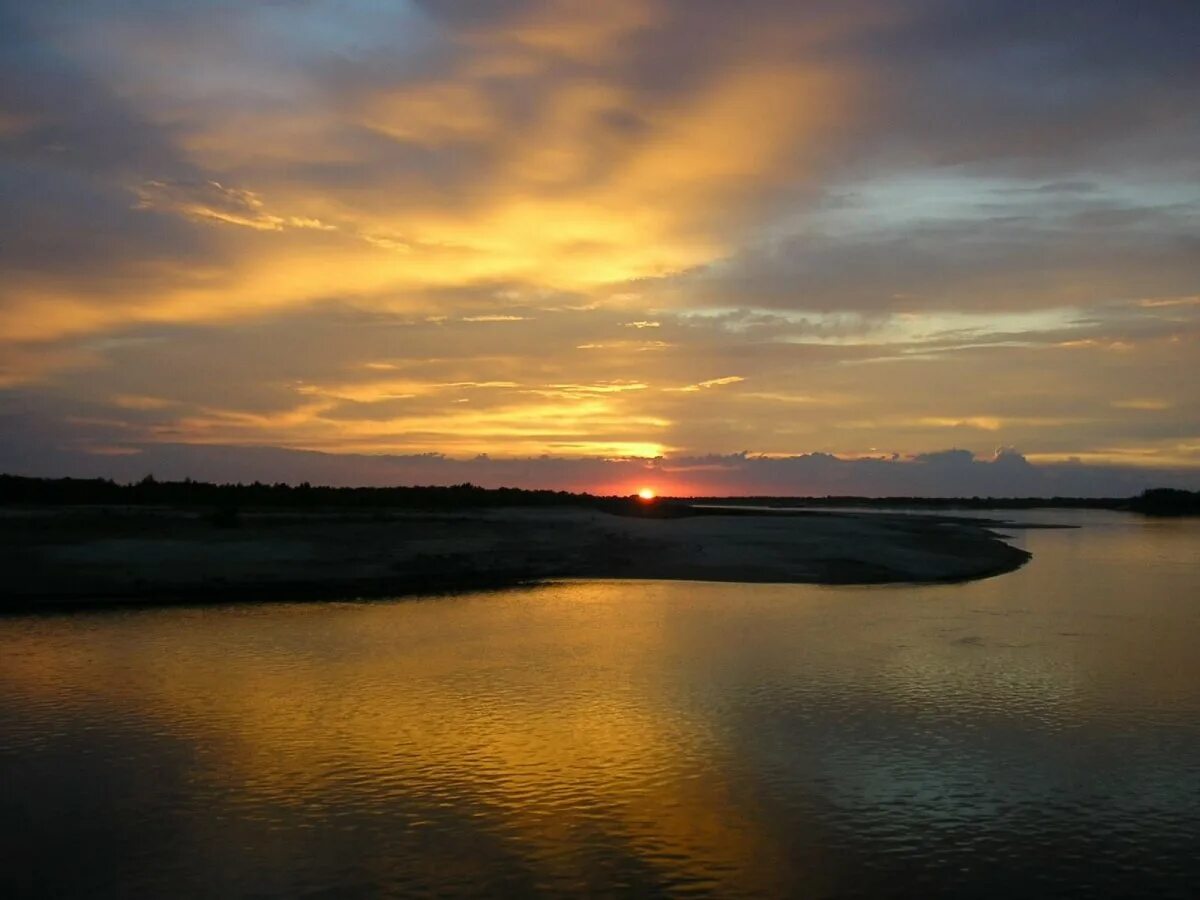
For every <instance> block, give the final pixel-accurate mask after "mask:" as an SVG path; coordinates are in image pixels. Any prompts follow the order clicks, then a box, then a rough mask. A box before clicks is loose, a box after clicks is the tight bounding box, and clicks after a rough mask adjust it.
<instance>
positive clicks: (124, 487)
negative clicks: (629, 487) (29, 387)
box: [0, 475, 1200, 528]
mask: <svg viewBox="0 0 1200 900" xmlns="http://www.w3.org/2000/svg"><path fill="white" fill-rule="evenodd" d="M694 499H697V500H699V499H701V498H694ZM703 501H704V502H706V503H722V504H730V505H737V506H746V505H754V506H775V507H788V506H805V507H830V508H837V507H847V506H871V507H878V508H891V509H897V508H920V509H938V510H941V509H1113V510H1126V511H1132V512H1140V513H1143V514H1146V515H1154V516H1169V515H1198V514H1200V492H1197V491H1181V490H1174V489H1170V488H1155V489H1153V490H1148V491H1144V492H1143V493H1142V494H1140V495H1139V496H1137V497H1127V498H1122V497H1104V498H1082V497H1017V498H1012V497H954V498H946V497H853V496H838V497H833V496H827V497H706V498H703ZM0 505H46V506H170V507H185V508H187V507H190V508H197V509H206V510H208V511H210V518H211V521H212V522H213V524H214V525H217V526H220V527H226V528H231V527H236V526H237V524H238V515H239V510H241V509H294V510H327V509H336V510H378V509H421V510H447V511H450V510H462V509H478V508H496V507H512V506H534V507H537V506H543V507H549V506H587V507H592V508H596V509H602V510H605V511H607V512H614V513H620V514H625V515H646V516H674V515H686V514H688V513H689V512H692V513H694V512H700V510H688V509H687V507H686V506H685V505H684V504H682V503H681V502H680V501H679V499H660V500H658V501H655V502H654V503H641V502H639V501H638V500H637V499H636V498H633V497H598V496H595V495H593V494H586V493H584V494H573V493H570V492H569V491H548V490H524V489H522V488H483V487H479V486H478V485H474V484H470V483H465V484H456V485H451V486H447V487H437V486H422V487H321V486H314V485H311V484H308V483H307V482H305V483H303V484H298V485H290V484H284V483H276V484H263V483H262V482H258V481H256V482H254V483H252V484H211V483H209V482H203V481H193V480H192V479H190V478H189V479H185V480H183V481H158V480H156V479H155V478H154V477H153V476H149V475H148V476H147V477H145V478H143V479H142V480H141V481H139V482H136V483H134V484H119V483H117V482H115V481H112V480H109V479H104V478H27V477H24V476H19V475H0Z"/></svg>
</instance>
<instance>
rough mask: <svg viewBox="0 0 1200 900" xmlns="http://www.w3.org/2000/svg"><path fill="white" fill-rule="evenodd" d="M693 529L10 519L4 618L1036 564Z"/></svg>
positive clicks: (780, 530)
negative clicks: (560, 584)
mask: <svg viewBox="0 0 1200 900" xmlns="http://www.w3.org/2000/svg"><path fill="white" fill-rule="evenodd" d="M697 512H699V511H697ZM683 513H684V514H681V515H671V516H663V517H660V516H620V515H613V514H611V513H607V512H603V511H599V510H596V509H589V508H584V507H579V508H575V507H569V506H564V507H552V508H526V507H505V508H491V509H478V510H456V511H452V512H433V511H428V512H427V511H421V510H412V509H404V510H375V511H371V512H347V511H344V510H342V511H310V512H295V511H287V512H280V511H271V510H260V511H245V512H242V513H240V514H239V515H238V516H237V519H236V521H230V522H221V521H219V520H214V518H213V517H212V516H206V515H202V514H199V513H197V511H196V510H194V509H180V508H170V507H157V508H147V507H95V506H90V507H62V506H58V507H20V508H17V507H9V508H6V509H4V510H3V511H2V513H0V534H2V535H3V549H0V556H2V557H3V558H4V561H5V564H6V571H7V578H6V580H7V582H8V585H7V590H6V591H5V595H6V598H5V600H4V601H2V602H0V612H3V611H7V612H17V611H30V610H40V609H62V608H73V609H81V608H87V607H94V606H106V605H117V604H134V605H156V604H167V603H215V602H232V601H256V600H315V599H357V598H369V597H393V596H394V597H399V596H407V595H425V594H436V593H446V592H458V591H466V590H475V589H483V588H499V587H507V586H513V585H520V584H530V583H536V582H543V581H548V580H553V579H559V578H621V579H626V578H628V579H675V580H697V581H726V582H792V583H804V584H889V583H903V582H910V583H912V582H925V583H928V582H954V581H967V580H971V579H976V578H984V577H987V576H991V575H998V574H1001V573H1004V572H1008V571H1011V570H1013V569H1016V568H1018V567H1019V566H1021V565H1022V564H1023V563H1025V562H1026V561H1027V560H1028V559H1029V554H1028V553H1026V552H1025V551H1024V550H1020V549H1018V548H1016V547H1013V546H1011V545H1009V544H1007V543H1005V542H1004V540H1002V538H1001V537H1000V536H999V535H998V534H997V533H996V532H995V531H994V530H993V528H996V527H1000V526H1002V524H1003V523H998V522H991V521H986V520H969V519H962V518H953V517H949V516H941V515H911V514H902V513H872V514H854V513H840V512H804V513H796V514H780V513H778V512H763V513H761V514H757V513H754V512H751V511H746V510H737V511H729V513H728V514H723V513H721V512H719V511H714V510H706V511H704V514H699V515H691V514H687V511H686V510H685V511H683Z"/></svg>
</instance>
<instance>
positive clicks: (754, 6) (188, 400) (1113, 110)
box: [0, 0, 1200, 477]
mask: <svg viewBox="0 0 1200 900" xmlns="http://www.w3.org/2000/svg"><path fill="white" fill-rule="evenodd" d="M1197 15H1198V14H1197V13H1196V12H1195V11H1194V10H1192V8H1191V7H1189V6H1188V5H1186V4H1178V3H1173V2H1165V0H1163V2H1160V0H1151V2H1149V3H1143V4H1138V5H1137V8H1136V9H1134V8H1133V7H1130V6H1129V5H1128V4H1123V3H1117V2H1109V0H1103V2H1099V3H1093V4H1087V8H1086V10H1084V8H1083V6H1082V5H1080V4H1051V5H1048V4H1044V3H1035V2H1032V0H1028V2H1027V0H1016V2H1012V0H981V2H979V3H973V4H962V3H953V2H946V0H887V2H884V0H849V2H846V0H841V2H832V0H816V2H810V3H804V4H798V3H790V2H783V0H748V2H746V3H739V4H731V3H728V2H724V0H719V2H718V0H687V2H684V0H620V2H614V3H609V4H602V5H597V4H594V3H586V2H579V0H482V2H459V0H447V2H443V0H437V2H421V3H408V2H400V3H389V4H380V3H377V2H374V0H345V2H340V3H338V4H335V5H328V4H313V3H272V4H242V3H233V2H226V0H221V2H218V3H213V4H199V5H187V4H175V3H163V4H145V3H141V2H135V0H103V2H96V3H88V4H78V3H68V2H65V0H47V2H44V3H37V4H30V3H18V2H11V0H4V2H0V192H2V193H3V195H4V197H5V203H4V204H3V207H2V208H0V389H3V390H4V391H5V392H6V396H7V401H6V402H9V403H10V404H15V405H17V406H21V407H24V408H35V409H39V410H41V411H42V413H43V414H44V415H46V416H48V417H51V418H54V417H58V418H59V419H60V421H61V422H62V423H64V428H65V431H64V434H66V433H71V429H72V428H73V427H75V426H71V427H67V425H68V424H69V423H68V420H71V421H76V420H87V421H93V422H96V421H103V422H108V423H110V424H111V428H112V431H113V433H112V434H107V435H106V436H105V437H104V438H103V442H104V445H105V446H110V447H111V446H117V445H118V443H115V442H117V435H118V434H119V435H120V436H122V439H123V440H125V441H127V442H133V443H131V444H128V445H129V446H132V445H133V444H136V445H137V446H138V447H139V448H141V447H143V446H144V447H145V449H143V451H142V452H143V453H151V452H152V450H153V446H156V445H159V444H162V443H164V442H171V441H174V442H178V441H182V440H196V441H203V442H209V443H214V444H217V443H221V442H224V443H226V444H237V445H246V444H250V443H261V444H272V443H274V444H277V445H278V446H281V447H288V448H292V449H296V450H302V449H308V450H316V449H320V450H324V451H328V452H329V453H331V454H338V453H348V452H350V451H352V450H355V451H364V452H379V453H383V452H392V453H398V454H402V455H404V454H411V453H421V452H425V451H439V452H444V453H447V454H449V455H462V454H468V453H474V452H477V451H480V450H484V451H487V452H489V453H491V454H492V455H493V456H495V457H497V458H504V457H509V458H513V457H520V456H523V455H528V454H534V455H537V454H541V453H549V454H552V455H553V454H559V455H564V456H570V457H572V458H575V457H578V456H582V455H587V454H593V455H605V454H611V453H616V454H618V455H620V454H627V453H643V452H644V453H646V454H656V453H659V452H662V453H669V454H671V455H672V456H678V457H680V458H683V457H686V458H702V457H704V456H705V455H706V454H709V453H713V454H716V455H718V456H727V455H728V454H731V453H735V452H737V451H739V450H741V449H743V448H750V449H751V450H752V451H754V452H756V453H762V454H766V455H768V456H771V457H774V456H788V457H797V458H798V457H800V456H803V455H805V454H811V453H814V452H815V453H827V454H834V455H840V456H843V457H847V458H849V457H857V456H861V455H864V454H870V453H873V452H875V451H873V450H872V448H880V449H879V450H878V452H880V453H893V452H895V453H900V454H901V455H902V456H909V455H917V454H919V453H920V452H921V451H923V450H927V449H929V448H930V447H939V446H944V445H945V443H947V442H954V443H956V444H958V445H960V446H963V447H966V448H967V449H969V450H970V452H972V453H975V454H982V453H985V452H987V451H988V449H989V448H990V447H991V446H993V445H994V444H995V443H998V442H999V443H1005V444H1013V445H1016V446H1020V447H1022V448H1023V449H1024V450H1025V451H1026V452H1027V453H1028V454H1029V458H1031V459H1035V460H1038V461H1039V462H1041V461H1044V460H1062V459H1066V458H1068V457H1069V456H1071V455H1076V456H1079V457H1080V458H1087V459H1089V460H1114V459H1126V458H1129V459H1136V460H1138V463H1139V465H1153V466H1157V467H1159V468H1160V469H1161V468H1163V467H1169V466H1176V465H1191V464H1193V462H1194V459H1195V454H1194V453H1193V451H1192V450H1190V449H1189V448H1190V447H1191V446H1192V443H1193V442H1194V441H1195V439H1196V435H1197V434H1200V401H1198V400H1197V398H1196V396H1195V392H1194V391H1192V390H1189V386H1190V385H1191V384H1192V383H1194V382H1196V381H1197V380H1198V379H1200V354H1198V353H1197V348H1198V347H1200V319H1198V318H1197V311H1198V309H1200V307H1197V305H1196V302H1195V285H1196V283H1197V278H1198V277H1200V267H1198V266H1200V263H1198V262H1197V261H1198V260H1200V244H1198V243H1197V234H1200V193H1198V192H1197V189H1196V185H1197V184H1200V162H1197V160H1200V124H1198V123H1197V120H1196V117H1195V115H1194V110H1195V108H1196V107H1197V106H1198V105H1200V95H1198V92H1200V85H1198V84H1197V82H1196V79H1195V77H1194V72H1193V65H1192V63H1193V57H1194V47H1193V46H1192V43H1193V42H1191V41H1190V38H1189V36H1190V34H1191V33H1193V32H1194V28H1193V27H1192V26H1193V25H1194V24H1195V23H1196V21H1197ZM506 323H512V327H509V326H508V324H506ZM484 326H488V327H484ZM491 326H494V327H491ZM650 335H652V336H653V338H654V339H653V340H649V339H644V338H647V337H648V336H650ZM368 367H374V368H368ZM381 372H384V373H387V376H388V377H387V378H384V377H382V376H381V375H380V373H381ZM727 372H734V373H738V374H737V375H736V376H732V375H730V376H725V377H724V378H722V377H719V376H721V373H727ZM714 376H718V377H714ZM734 377H736V378H740V379H744V380H745V381H744V383H740V384H737V385H735V384H734V382H733V381H732V380H731V379H732V378H734ZM633 385H637V386H638V387H637V388H636V389H634V388H633V387H632V386H633ZM121 398H123V399H124V402H122V399H121ZM131 398H155V399H157V400H161V401H162V405H154V404H148V403H144V402H142V403H141V404H140V405H139V402H130V400H131ZM64 440H69V439H68V438H64ZM96 440H97V441H100V440H101V438H96ZM97 446H99V444H97ZM797 465H799V464H797ZM811 465H815V463H812V464H811ZM746 471H747V472H750V471H754V472H759V471H762V470H761V469H759V468H753V467H752V469H747V470H746ZM796 471H799V470H796ZM838 471H842V470H841V469H837V468H836V467H835V468H833V469H831V472H838ZM855 471H857V472H860V473H861V472H864V471H866V469H856V470H855ZM889 471H890V470H889ZM902 471H905V472H907V471H909V470H908V469H905V470H902ZM986 471H993V470H991V469H988V470H986ZM747 477H749V475H747ZM755 477H758V476H755Z"/></svg>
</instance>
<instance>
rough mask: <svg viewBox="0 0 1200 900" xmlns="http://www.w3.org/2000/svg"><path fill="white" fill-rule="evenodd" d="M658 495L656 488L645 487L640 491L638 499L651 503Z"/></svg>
mask: <svg viewBox="0 0 1200 900" xmlns="http://www.w3.org/2000/svg"><path fill="white" fill-rule="evenodd" d="M657 496H658V493H657V492H656V491H655V490H654V488H648V487H644V488H642V489H641V490H639V491H638V499H640V500H644V501H645V502H646V503H649V502H650V501H651V500H653V499H655V498H656V497H657Z"/></svg>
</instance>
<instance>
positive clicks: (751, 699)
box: [0, 511, 1200, 898]
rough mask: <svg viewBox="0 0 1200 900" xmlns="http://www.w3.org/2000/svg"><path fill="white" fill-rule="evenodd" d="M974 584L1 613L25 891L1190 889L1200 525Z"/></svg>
mask: <svg viewBox="0 0 1200 900" xmlns="http://www.w3.org/2000/svg"><path fill="white" fill-rule="evenodd" d="M1005 515H1011V516H1012V517H1013V518H1016V519H1020V520H1023V521H1035V520H1036V521H1053V522H1063V523H1071V524H1076V525H1080V526H1081V527H1079V528H1077V529H1070V530H1032V529H1031V530H1023V529H1022V530H1017V531H1014V532H1012V534H1013V535H1014V541H1015V542H1016V543H1018V544H1020V545H1021V546H1024V547H1026V548H1027V549H1029V550H1031V551H1032V552H1033V554H1034V558H1033V560H1032V562H1030V563H1029V564H1028V565H1027V566H1025V567H1024V568H1023V569H1021V570H1020V571H1017V572H1014V573H1011V574H1008V575H1003V576H1000V577H997V578H991V579H986V580H983V581H978V582H974V583H970V584H961V585H938V586H899V587H872V588H849V587H836V588H835V587H814V586H806V585H738V584H712V583H689V582H594V581H580V582H568V583H559V584H552V585H548V586H544V587H537V588H531V589H518V590H506V591H499V592H487V593H477V594H467V595H462V596H457V597H441V598H436V599H432V598H431V599H425V600H403V601H394V602H393V601H375V602H367V603H333V604H329V603H326V604H320V603H309V604H287V603H277V604H262V605H228V606H210V607H195V608H161V609H139V610H110V611H96V612H89V613H75V614H71V615H43V616H37V615H29V616H9V617H5V618H0V776H2V785H0V788H2V790H0V836H2V838H3V841H4V853H3V856H4V858H5V862H4V864H3V867H2V871H0V895H2V896H5V897H25V896H45V897H50V896H53V897H87V898H109V897H111V898H117V897H120V898H137V897H166V896H181V897H214V898H218V897H219V898H227V897H245V896H254V897H294V896H330V897H333V896H338V897H343V896H348V897H355V896H361V897H375V896H406V897H407V896H489V897H496V896H529V895H538V894H542V895H561V894H567V893H590V894H593V895H596V894H600V895H613V894H628V895H639V896H647V895H649V896H658V895H662V896H681V895H686V896H714V897H738V896H801V897H834V896H837V897H845V896H927V897H928V896H954V897H968V896H970V897H997V898H999V897H1005V898H1008V897H1012V896H1047V895H1064V894H1067V893H1070V894H1073V895H1078V896H1089V897H1124V896H1147V897H1159V898H1161V897H1181V898H1182V897H1189V898H1190V897H1194V896H1196V895H1197V890H1200V854H1198V853H1197V848H1200V653H1198V652H1197V647H1198V645H1200V522H1197V521H1195V520H1148V519H1142V518H1139V517H1134V516H1130V515H1125V514H1120V513H1104V512H1067V511H1062V512H1060V511H1049V512H1047V511H1038V512H1014V513H1006V514H1005Z"/></svg>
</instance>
